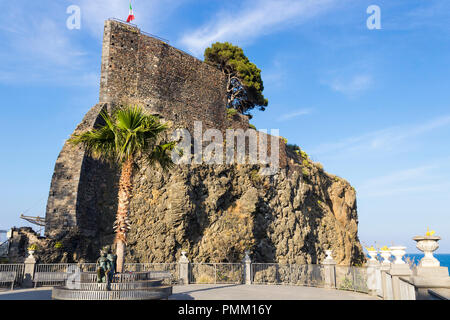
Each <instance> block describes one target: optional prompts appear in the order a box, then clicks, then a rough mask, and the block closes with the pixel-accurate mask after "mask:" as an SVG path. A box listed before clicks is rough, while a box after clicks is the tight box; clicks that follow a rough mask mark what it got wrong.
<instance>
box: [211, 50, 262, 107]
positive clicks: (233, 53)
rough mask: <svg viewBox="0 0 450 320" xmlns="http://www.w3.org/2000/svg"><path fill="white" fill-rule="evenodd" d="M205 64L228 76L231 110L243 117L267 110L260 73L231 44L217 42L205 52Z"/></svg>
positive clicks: (242, 52) (228, 95)
mask: <svg viewBox="0 0 450 320" xmlns="http://www.w3.org/2000/svg"><path fill="white" fill-rule="evenodd" d="M204 56H205V62H206V63H208V64H211V65H213V66H215V67H217V68H218V69H220V70H221V71H222V72H223V73H224V74H225V75H226V76H227V98H228V105H227V107H228V108H232V109H236V110H237V111H239V112H240V113H242V114H248V111H250V110H252V109H254V108H255V107H258V108H259V109H260V110H262V111H264V110H265V108H266V107H267V105H268V103H269V102H268V100H267V99H266V98H265V97H264V95H263V90H264V85H263V81H262V78H261V70H260V69H258V67H257V66H256V65H255V64H254V63H252V62H250V60H249V59H248V58H247V56H246V55H245V54H244V51H243V50H242V49H241V48H239V47H237V46H234V45H232V44H231V43H229V42H224V43H221V42H216V43H214V44H213V45H212V46H211V47H210V48H206V49H205V54H204Z"/></svg>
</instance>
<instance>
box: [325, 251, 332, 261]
mask: <svg viewBox="0 0 450 320" xmlns="http://www.w3.org/2000/svg"><path fill="white" fill-rule="evenodd" d="M325 254H326V255H327V256H326V257H325V260H333V257H332V256H331V255H332V254H333V250H325Z"/></svg>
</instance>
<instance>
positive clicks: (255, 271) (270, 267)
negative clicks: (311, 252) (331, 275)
mask: <svg viewBox="0 0 450 320" xmlns="http://www.w3.org/2000/svg"><path fill="white" fill-rule="evenodd" d="M251 277H252V283H254V284H278V285H299V286H308V287H323V286H324V285H325V277H324V270H323V266H321V265H312V264H309V265H294V264H277V263H253V264H252V273H251Z"/></svg>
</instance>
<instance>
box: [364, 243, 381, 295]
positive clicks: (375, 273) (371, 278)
mask: <svg viewBox="0 0 450 320" xmlns="http://www.w3.org/2000/svg"><path fill="white" fill-rule="evenodd" d="M377 254H378V251H376V250H371V251H369V255H370V260H369V261H368V262H367V288H368V289H369V294H370V295H374V296H375V295H377V294H378V293H379V292H380V290H381V288H380V286H381V281H380V277H381V275H380V262H379V261H378V260H377V259H376V257H377Z"/></svg>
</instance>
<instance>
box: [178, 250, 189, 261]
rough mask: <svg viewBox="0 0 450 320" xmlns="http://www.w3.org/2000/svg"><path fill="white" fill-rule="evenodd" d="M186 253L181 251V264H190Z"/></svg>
mask: <svg viewBox="0 0 450 320" xmlns="http://www.w3.org/2000/svg"><path fill="white" fill-rule="evenodd" d="M186 253H187V252H186V251H181V257H180V262H181V263H189V259H188V257H186Z"/></svg>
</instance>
